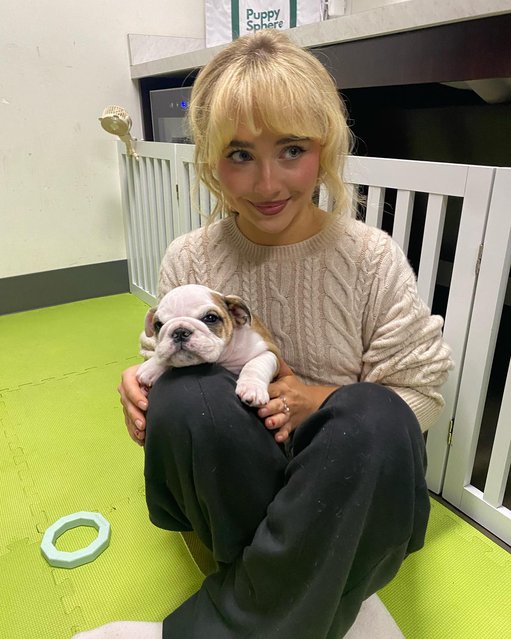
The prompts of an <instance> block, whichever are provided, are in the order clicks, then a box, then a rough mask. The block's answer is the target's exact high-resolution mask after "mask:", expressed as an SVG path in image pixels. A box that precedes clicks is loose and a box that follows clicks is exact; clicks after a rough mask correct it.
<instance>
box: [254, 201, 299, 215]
mask: <svg viewBox="0 0 511 639" xmlns="http://www.w3.org/2000/svg"><path fill="white" fill-rule="evenodd" d="M290 199H291V198H288V199H287V200H276V201H274V202H251V204H252V206H254V207H255V208H256V209H257V210H258V211H259V213H262V214H263V215H276V214H277V213H280V212H281V211H282V210H283V209H284V208H285V206H286V204H287V203H288V202H289V200H290Z"/></svg>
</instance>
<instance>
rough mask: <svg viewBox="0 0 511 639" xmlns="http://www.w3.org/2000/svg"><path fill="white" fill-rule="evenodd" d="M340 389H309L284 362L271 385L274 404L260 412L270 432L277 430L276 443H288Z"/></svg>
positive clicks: (268, 405) (328, 387) (281, 361)
mask: <svg viewBox="0 0 511 639" xmlns="http://www.w3.org/2000/svg"><path fill="white" fill-rule="evenodd" d="M337 388H338V387H337V386H309V385H307V384H303V383H302V382H301V381H300V380H299V379H298V378H297V377H296V375H294V373H293V371H292V370H291V369H290V368H289V366H288V365H287V364H286V363H285V362H284V361H283V360H280V370H279V374H278V377H277V379H276V380H275V381H274V382H273V383H272V384H270V386H269V387H268V392H269V394H270V401H269V402H268V403H267V404H266V405H265V406H262V407H261V408H260V409H259V410H258V415H259V417H261V419H264V425H265V426H266V428H268V429H269V430H276V431H277V432H276V433H275V441H277V442H278V443H279V444H282V443H284V442H285V441H286V440H287V439H288V438H289V435H290V434H291V433H292V432H293V430H294V429H295V428H296V427H297V426H299V425H300V424H301V423H302V422H303V421H304V420H305V419H307V417H309V416H310V415H312V413H313V412H314V411H316V410H318V408H319V407H320V406H321V404H322V403H323V402H324V401H325V399H326V398H327V397H328V396H329V395H330V394H331V393H333V391H334V390H336V389H337Z"/></svg>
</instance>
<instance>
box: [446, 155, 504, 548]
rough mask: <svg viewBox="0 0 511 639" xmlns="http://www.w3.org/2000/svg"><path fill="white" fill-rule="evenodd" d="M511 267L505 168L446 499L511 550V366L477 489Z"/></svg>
mask: <svg viewBox="0 0 511 639" xmlns="http://www.w3.org/2000/svg"><path fill="white" fill-rule="evenodd" d="M510 266H511V168H502V169H497V170H496V174H495V184H494V188H493V193H492V199H491V205H490V214H489V216H488V226H487V229H486V234H485V238H484V250H483V251H482V254H481V267H480V272H479V280H478V286H477V290H476V295H475V299H474V308H473V313H472V318H471V322H470V330H469V333H468V342H467V349H466V354H465V364H464V366H463V370H462V375H461V384H460V391H459V397H458V402H457V407H456V422H455V428H454V433H453V442H452V449H451V452H450V456H449V463H448V465H447V474H446V478H445V484H444V489H443V495H444V497H445V498H446V499H447V500H448V501H449V502H451V503H452V504H454V505H455V506H456V507H458V508H459V509H460V510H462V511H463V512H465V513H467V514H468V515H469V516H470V517H472V519H475V520H476V521H478V522H480V523H481V524H482V525H483V526H485V527H486V528H488V529H489V530H491V531H493V532H494V533H495V534H496V535H497V536H498V537H500V538H501V539H503V540H504V541H506V543H508V544H510V545H511V510H509V509H508V508H506V507H504V506H503V499H504V492H505V489H506V484H507V482H508V477H509V468H510V462H511V367H509V364H508V373H507V378H506V382H505V387H504V393H503V396H502V402H501V405H500V411H499V416H498V422H497V428H496V432H495V437H494V441H493V447H492V451H491V458H490V464H489V467H488V473H487V476H486V482H485V486H484V490H480V489H478V488H476V487H475V486H473V485H472V484H471V476H472V469H473V466H474V459H475V454H476V447H477V442H478V438H479V434H480V428H481V422H482V417H483V409H484V405H485V400H486V396H487V392H488V382H489V379H490V370H491V366H492V361H493V358H494V353H495V344H496V341H497V332H498V329H499V324H500V319H501V315H502V310H503V306H504V299H505V294H506V288H507V286H508V278H509V270H510ZM509 337H511V336H510V335H509V334H508V339H509Z"/></svg>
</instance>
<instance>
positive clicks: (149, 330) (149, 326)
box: [144, 306, 158, 337]
mask: <svg viewBox="0 0 511 639" xmlns="http://www.w3.org/2000/svg"><path fill="white" fill-rule="evenodd" d="M157 309H158V307H157V306H153V308H150V309H149V310H148V311H147V313H146V316H145V323H144V330H145V334H146V335H147V337H152V336H153V335H154V324H153V320H154V314H155V313H156V311H157Z"/></svg>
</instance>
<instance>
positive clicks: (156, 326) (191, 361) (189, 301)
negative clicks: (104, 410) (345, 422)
mask: <svg viewBox="0 0 511 639" xmlns="http://www.w3.org/2000/svg"><path fill="white" fill-rule="evenodd" d="M145 332H146V335H147V336H149V337H151V336H155V338H156V348H155V352H154V355H153V357H151V358H150V359H148V360H146V361H145V362H144V363H143V364H142V365H141V366H140V368H139V370H138V372H137V378H138V381H139V383H141V384H143V385H144V386H147V387H150V386H152V385H153V384H154V383H155V381H156V380H157V379H158V377H160V375H162V374H163V373H164V371H165V370H167V369H168V368H170V367H182V366H193V365H195V364H202V363H206V362H209V363H213V362H216V363H218V364H220V365H222V366H224V367H225V368H227V369H228V370H230V371H231V372H233V373H235V374H236V375H239V377H238V381H237V384H236V393H237V395H238V396H239V397H240V399H241V400H242V401H243V402H245V403H246V404H249V405H251V406H262V405H264V404H266V403H267V402H268V401H269V395H268V385H269V384H270V382H271V381H272V379H273V378H274V377H275V375H276V374H277V372H278V369H279V359H278V356H279V352H278V349H277V347H276V346H275V344H274V343H273V341H272V339H271V337H270V334H269V332H268V331H267V329H266V328H265V327H264V326H263V325H262V323H261V322H260V321H259V320H258V319H257V317H255V316H254V315H253V314H252V313H251V311H250V308H249V307H248V305H247V304H246V302H244V301H243V300H242V299H241V298H240V297H238V296H236V295H222V294H221V293H218V292H217V291H213V290H211V289H209V288H207V287H205V286H200V285H197V284H187V285H184V286H179V287H177V288H174V289H172V290H171V291H169V293H167V294H166V295H165V296H164V297H163V298H162V300H161V301H160V303H159V304H158V306H157V307H155V308H152V309H150V310H149V311H148V313H147V315H146V320H145Z"/></svg>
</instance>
